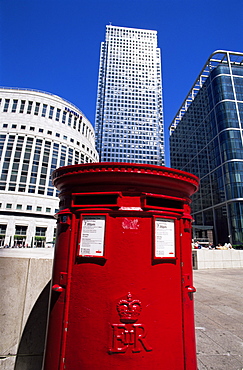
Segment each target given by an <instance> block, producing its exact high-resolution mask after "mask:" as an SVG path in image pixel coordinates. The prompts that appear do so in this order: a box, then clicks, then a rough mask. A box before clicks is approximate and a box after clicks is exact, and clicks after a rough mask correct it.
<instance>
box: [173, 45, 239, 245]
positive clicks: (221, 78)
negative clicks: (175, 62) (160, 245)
mask: <svg viewBox="0 0 243 370" xmlns="http://www.w3.org/2000/svg"><path fill="white" fill-rule="evenodd" d="M242 129H243V53H237V52H230V51H223V50H219V51H216V52H214V53H213V54H212V55H211V56H210V58H209V59H208V60H207V62H206V64H205V65H204V67H203V69H202V71H201V72H200V74H199V76H198V78H197V80H196V82H195V83H194V85H193V87H192V89H191V90H190V92H189V93H188V95H187V97H186V98H185V100H184V102H183V104H182V106H181V107H180V109H179V111H178V112H177V114H176V116H175V118H174V121H173V122H172V124H171V126H170V157H171V166H172V167H174V168H177V169H180V170H184V171H188V172H191V173H193V174H195V175H197V176H198V177H199V178H200V183H201V185H200V190H199V191H198V193H197V194H195V195H194V196H193V199H194V201H193V202H192V210H193V217H194V219H195V228H197V229H198V231H199V230H201V233H203V231H204V230H210V229H212V230H213V231H214V237H215V238H214V241H215V243H226V242H231V244H234V245H239V244H240V245H243V188H242V182H243V137H242Z"/></svg>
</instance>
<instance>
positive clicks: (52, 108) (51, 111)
mask: <svg viewBox="0 0 243 370" xmlns="http://www.w3.org/2000/svg"><path fill="white" fill-rule="evenodd" d="M53 112H54V107H52V106H50V110H49V118H50V119H52V117H53Z"/></svg>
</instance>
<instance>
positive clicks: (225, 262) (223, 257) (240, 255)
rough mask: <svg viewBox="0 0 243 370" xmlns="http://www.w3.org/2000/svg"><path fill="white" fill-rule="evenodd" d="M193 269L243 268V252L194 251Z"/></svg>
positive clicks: (231, 250) (232, 250)
mask: <svg viewBox="0 0 243 370" xmlns="http://www.w3.org/2000/svg"><path fill="white" fill-rule="evenodd" d="M192 253H193V269H195V270H197V269H198V270H199V269H209V268H240V267H243V250H235V249H228V250H217V249H212V250H209V249H194V250H193V251H192Z"/></svg>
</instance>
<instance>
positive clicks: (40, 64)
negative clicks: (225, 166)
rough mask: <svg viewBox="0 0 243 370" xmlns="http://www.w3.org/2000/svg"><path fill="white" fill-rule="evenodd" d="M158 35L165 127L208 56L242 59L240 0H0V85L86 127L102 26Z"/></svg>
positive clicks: (91, 107)
mask: <svg viewBox="0 0 243 370" xmlns="http://www.w3.org/2000/svg"><path fill="white" fill-rule="evenodd" d="M109 22H111V23H112V24H113V25H117V26H125V27H135V28H147V29H153V30H157V31H158V40H159V47H160V48H161V50H162V68H163V100H164V117H165V120H164V123H165V134H166V157H167V158H166V159H167V165H169V146H168V126H169V125H170V123H171V121H172V119H173V117H174V116H175V114H176V112H177V110H178V109H179V107H180V105H181V103H182V102H183V100H184V98H185V96H186V94H187V93H188V91H189V89H190V88H191V86H192V84H193V82H194V81H195V79H196V77H197V75H198V74H199V72H200V70H201V69H202V67H203V65H204V63H205V62H206V60H207V59H208V57H209V56H210V54H211V53H212V52H213V51H215V50H217V49H223V50H232V51H241V52H243V32H242V30H243V0H231V1H226V0H211V1H209V0H204V1H201V0H122V1H120V0H102V1H101V0H100V1H98V0H89V1H83V0H0V35H1V37H0V86H6V87H25V88H33V89H37V90H42V91H47V92H51V93H53V94H57V95H59V96H61V97H63V98H65V99H67V100H69V101H70V102H71V103H73V104H75V105H76V106H77V107H78V108H80V109H81V110H82V111H83V113H84V114H85V115H86V116H87V118H88V119H89V120H90V121H91V122H92V123H93V124H94V116H95V103H96V90H97V79H98V66H99V52H100V42H101V41H103V40H104V37H105V26H106V24H109Z"/></svg>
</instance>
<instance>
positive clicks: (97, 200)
mask: <svg viewBox="0 0 243 370" xmlns="http://www.w3.org/2000/svg"><path fill="white" fill-rule="evenodd" d="M118 196H119V194H118V193H108V194H101V193H95V194H90V193H86V194H80V195H74V198H73V202H72V205H73V206H84V207H88V206H117V199H118Z"/></svg>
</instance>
